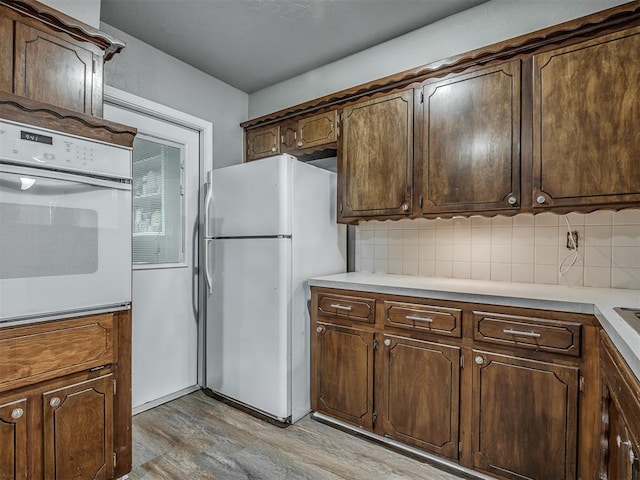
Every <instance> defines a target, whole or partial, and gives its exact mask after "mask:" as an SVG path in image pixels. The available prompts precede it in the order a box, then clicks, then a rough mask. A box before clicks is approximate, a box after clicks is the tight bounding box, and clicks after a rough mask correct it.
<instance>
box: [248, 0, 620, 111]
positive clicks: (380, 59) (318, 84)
mask: <svg viewBox="0 0 640 480" xmlns="http://www.w3.org/2000/svg"><path fill="white" fill-rule="evenodd" d="M626 1H627V0H491V1H489V2H487V3H484V4H481V5H479V6H477V7H475V8H472V9H470V10H467V11H464V12H462V13H459V14H457V15H452V16H451V17H448V18H445V19H443V20H441V21H439V22H436V23H434V24H431V25H427V26H426V27H423V28H420V29H418V30H415V31H413V32H411V33H408V34H406V35H403V36H401V37H397V38H395V39H393V40H389V41H388V42H385V43H382V44H380V45H378V46H375V47H372V48H370V49H368V50H364V51H362V52H359V53H356V54H354V55H351V56H349V57H346V58H344V59H342V60H338V61H336V62H334V63H331V64H328V65H325V66H323V67H320V68H317V69H315V70H311V71H309V72H307V73H304V74H302V75H299V76H298V77H295V78H292V79H290V80H287V81H284V82H281V83H278V84H276V85H273V86H271V87H268V88H265V89H263V90H260V91H258V92H255V93H253V94H251V95H250V96H249V118H255V117H259V116H261V115H266V114H268V113H271V112H274V111H277V110H280V109H283V108H287V107H290V106H292V105H296V104H298V103H303V102H306V101H308V100H312V99H314V98H318V97H321V96H323V95H327V94H330V93H334V92H337V91H340V90H344V89H346V88H350V87H353V86H356V85H360V84H362V83H366V82H369V81H371V80H375V79H378V78H382V77H385V76H387V75H392V74H395V73H399V72H402V71H404V70H408V69H411V68H415V67H419V66H421V65H425V64H427V63H431V62H435V61H437V60H441V59H443V58H446V57H449V56H452V55H457V54H460V53H464V52H468V51H470V50H475V49H477V48H480V47H484V46H486V45H490V44H493V43H496V42H500V41H503V40H506V39H509V38H513V37H516V36H519V35H523V34H525V33H529V32H532V31H535V30H539V29H542V28H546V27H548V26H551V25H555V24H558V23H561V22H565V21H567V20H571V19H574V18H578V17H581V16H584V15H588V14H590V13H594V12H597V11H600V10H604V9H606V8H609V7H612V6H615V5H619V4H622V3H626Z"/></svg>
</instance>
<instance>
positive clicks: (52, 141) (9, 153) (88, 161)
mask: <svg viewBox="0 0 640 480" xmlns="http://www.w3.org/2000/svg"><path fill="white" fill-rule="evenodd" d="M2 161H6V162H11V163H17V164H21V165H25V166H30V167H39V168H48V169H53V170H62V171H69V172H76V173H82V174H85V175H97V176H104V177H109V178H122V179H131V149H130V148H126V147H121V146H119V145H112V144H107V143H102V142H98V141H95V140H88V139H86V138H81V137H75V136H73V135H67V134H64V133H60V132H55V131H53V130H45V129H42V128H37V127H32V126H30V125H24V124H20V123H13V122H7V121H0V162H2Z"/></svg>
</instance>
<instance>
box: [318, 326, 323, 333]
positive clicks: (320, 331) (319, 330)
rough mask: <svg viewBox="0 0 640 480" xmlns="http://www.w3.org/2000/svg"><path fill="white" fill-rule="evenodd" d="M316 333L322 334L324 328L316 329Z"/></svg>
mask: <svg viewBox="0 0 640 480" xmlns="http://www.w3.org/2000/svg"><path fill="white" fill-rule="evenodd" d="M316 332H318V333H322V332H324V328H322V327H316Z"/></svg>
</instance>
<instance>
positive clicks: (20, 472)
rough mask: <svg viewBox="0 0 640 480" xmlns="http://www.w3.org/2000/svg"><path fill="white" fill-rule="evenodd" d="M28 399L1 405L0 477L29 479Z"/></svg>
mask: <svg viewBox="0 0 640 480" xmlns="http://www.w3.org/2000/svg"><path fill="white" fill-rule="evenodd" d="M26 413H27V400H26V399H22V400H17V401H15V402H10V403H5V404H4V405H0V479H2V480H27V478H28V476H27V415H26Z"/></svg>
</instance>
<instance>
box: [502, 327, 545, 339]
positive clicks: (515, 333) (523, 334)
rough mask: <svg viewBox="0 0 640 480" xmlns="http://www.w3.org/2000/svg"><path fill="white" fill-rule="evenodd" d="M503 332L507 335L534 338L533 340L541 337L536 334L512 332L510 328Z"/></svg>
mask: <svg viewBox="0 0 640 480" xmlns="http://www.w3.org/2000/svg"><path fill="white" fill-rule="evenodd" d="M503 332H504V333H506V334H507V335H517V336H518V337H533V338H539V337H540V334H539V333H536V332H521V331H519V330H511V329H510V328H505V329H504V330H503Z"/></svg>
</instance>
